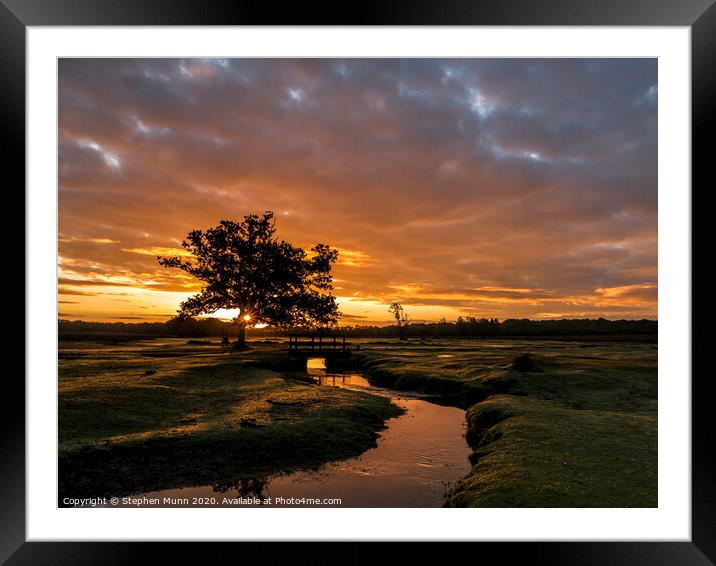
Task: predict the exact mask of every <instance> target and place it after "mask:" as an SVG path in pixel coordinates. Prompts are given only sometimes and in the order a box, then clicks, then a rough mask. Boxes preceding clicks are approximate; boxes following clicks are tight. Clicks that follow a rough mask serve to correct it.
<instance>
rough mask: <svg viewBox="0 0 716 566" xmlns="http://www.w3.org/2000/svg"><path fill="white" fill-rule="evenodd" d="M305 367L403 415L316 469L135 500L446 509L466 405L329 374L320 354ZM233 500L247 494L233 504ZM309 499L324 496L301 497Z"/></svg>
mask: <svg viewBox="0 0 716 566" xmlns="http://www.w3.org/2000/svg"><path fill="white" fill-rule="evenodd" d="M307 370H308V373H309V375H311V376H313V377H314V378H315V379H317V380H318V381H319V383H320V384H322V385H324V386H326V387H342V388H346V389H353V390H357V391H364V392H368V393H371V394H373V395H381V396H384V397H388V398H390V399H391V400H392V401H393V402H394V403H396V404H397V405H400V406H401V407H403V408H404V409H405V413H404V414H403V415H401V416H399V417H396V418H393V419H390V420H388V421H387V422H386V425H387V428H386V429H384V430H383V431H381V432H380V433H379V435H380V436H379V438H378V440H377V446H376V447H375V448H371V449H369V450H367V451H366V452H364V453H363V454H361V455H360V456H358V457H355V458H350V459H347V460H342V461H339V462H333V463H330V464H326V465H324V466H322V467H320V468H319V469H318V470H317V471H310V472H308V471H307V472H296V473H292V474H286V475H279V476H273V477H270V478H268V479H265V480H261V481H259V480H256V482H255V484H252V483H251V482H248V483H247V484H246V485H243V486H241V488H232V489H229V490H227V491H224V492H221V493H219V492H216V491H215V490H214V488H213V487H212V486H198V487H189V488H180V489H167V490H161V491H154V492H149V493H144V494H140V495H137V496H134V497H136V498H155V499H158V501H159V503H158V504H156V503H155V504H154V505H152V506H161V507H173V506H176V507H192V506H201V507H206V506H220V507H231V506H241V507H251V506H260V505H254V504H252V503H250V502H249V501H248V500H247V499H246V498H249V497H251V495H250V494H251V493H254V494H260V496H261V497H270V498H272V503H271V505H270V506H271V507H276V506H287V507H296V506H298V507H312V506H326V507H330V506H333V507H441V506H442V505H443V502H444V501H445V495H446V493H447V492H448V491H449V488H450V486H451V484H452V483H453V482H455V481H456V480H459V479H461V478H463V477H465V476H466V475H467V474H468V473H469V471H470V468H471V466H470V463H469V461H468V456H469V454H470V452H471V450H470V448H469V447H468V445H467V441H466V440H465V431H466V429H465V411H463V410H462V409H458V408H456V407H446V406H443V405H439V404H437V403H434V402H431V401H430V397H427V396H423V395H420V394H417V393H410V392H405V391H393V390H389V389H384V388H380V387H374V386H372V385H370V384H369V383H368V381H367V380H366V379H365V377H363V376H362V375H360V374H359V373H347V374H329V373H327V372H326V370H325V360H324V359H322V358H311V359H309V360H308V364H307ZM165 498H168V500H166V499H165ZM195 498H197V499H195ZM234 498H243V499H242V500H240V501H239V500H236V501H229V500H231V499H234ZM277 498H278V500H277ZM281 498H283V499H281ZM303 498H309V499H312V500H321V501H320V503H314V502H301V500H302V499H303ZM296 500H298V501H296ZM331 500H333V501H331ZM336 500H339V501H336ZM128 506H146V503H145V504H141V503H135V504H134V505H131V504H129V505H128Z"/></svg>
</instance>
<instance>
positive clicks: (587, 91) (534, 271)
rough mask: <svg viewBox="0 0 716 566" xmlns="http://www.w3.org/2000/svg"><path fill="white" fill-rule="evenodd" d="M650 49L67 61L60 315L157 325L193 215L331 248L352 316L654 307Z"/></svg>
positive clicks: (170, 306) (62, 84) (650, 311)
mask: <svg viewBox="0 0 716 566" xmlns="http://www.w3.org/2000/svg"><path fill="white" fill-rule="evenodd" d="M657 97H658V90H657V61H656V59H624V58H620V59H60V61H59V140H58V143H59V179H58V190H59V234H58V262H59V266H58V268H59V281H58V288H59V304H58V315H59V317H60V318H66V319H72V320H94V321H110V322H111V321H127V322H139V321H163V320H167V319H168V318H170V317H172V316H174V315H175V314H176V311H177V308H178V307H179V303H180V302H181V301H182V300H184V299H185V298H187V297H188V296H190V295H191V294H193V293H196V292H198V291H199V290H200V288H201V286H200V282H198V281H196V280H193V279H192V278H191V277H189V276H188V275H187V274H185V273H184V272H181V271H179V270H171V269H167V268H164V267H162V266H160V265H159V264H158V262H157V261H156V255H157V254H173V253H175V252H176V250H177V249H179V245H180V243H181V241H182V239H183V238H184V237H185V236H186V235H187V233H188V232H189V231H191V230H193V229H196V228H199V229H206V228H209V227H212V226H215V225H216V224H218V223H219V221H220V220H222V219H228V220H241V219H242V218H243V216H244V215H247V214H261V213H263V212H264V211H267V210H271V211H273V212H274V213H275V215H276V228H277V235H278V236H279V238H281V239H285V240H287V241H289V242H291V243H293V244H294V245H298V246H301V247H305V248H309V247H311V246H312V245H314V244H315V243H318V242H320V243H325V244H328V245H331V246H333V247H336V248H338V250H339V260H338V263H337V265H336V266H335V267H334V270H333V273H334V278H335V294H336V296H337V297H338V302H339V305H340V310H341V311H342V312H343V317H342V324H350V325H358V324H387V323H389V322H390V320H391V314H390V312H389V311H388V306H389V304H390V303H391V302H394V301H398V302H400V303H401V304H403V305H404V308H405V312H406V313H407V314H408V316H409V317H410V318H411V319H412V320H413V321H433V320H439V319H441V318H443V317H444V318H446V319H447V320H455V319H456V318H457V317H458V316H475V317H489V318H492V317H496V318H499V319H500V320H503V319H507V318H534V319H548V318H582V317H594V318H596V317H604V318H610V319H624V318H626V319H631V318H651V319H656V318H657Z"/></svg>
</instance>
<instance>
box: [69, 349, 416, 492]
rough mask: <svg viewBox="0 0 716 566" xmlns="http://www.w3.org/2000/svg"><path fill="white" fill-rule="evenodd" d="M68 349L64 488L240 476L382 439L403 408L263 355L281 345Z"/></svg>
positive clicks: (155, 485) (313, 463) (112, 488)
mask: <svg viewBox="0 0 716 566" xmlns="http://www.w3.org/2000/svg"><path fill="white" fill-rule="evenodd" d="M63 350H64V352H65V353H66V354H70V355H68V356H66V357H64V358H62V359H60V362H59V367H60V375H59V406H58V408H59V472H60V473H59V476H60V481H59V485H60V489H59V495H60V499H61V498H62V497H63V496H68V497H79V496H93V497H98V496H102V495H111V496H120V495H123V494H132V493H139V492H144V491H150V490H157V489H168V488H175V487H185V486H193V485H207V484H212V485H233V484H235V483H237V482H240V481H242V480H246V479H247V478H249V479H250V478H256V477H259V476H266V475H270V474H274V473H279V472H288V471H291V470H295V469H307V468H315V467H317V466H319V465H320V464H323V463H325V462H328V461H332V460H340V459H343V458H348V457H352V456H356V455H358V454H360V453H362V452H363V451H365V450H367V449H368V448H370V447H371V446H374V445H375V441H376V438H377V433H378V431H379V430H381V429H382V428H383V427H384V423H385V420H386V419H388V418H391V417H395V416H397V415H399V414H400V413H401V412H402V410H401V409H400V408H399V407H397V406H396V405H394V404H392V403H391V402H390V401H389V400H388V399H385V398H383V397H376V396H372V395H368V394H364V393H360V392H355V391H349V390H345V389H338V388H332V387H319V386H318V385H315V384H312V383H308V382H306V383H302V382H299V381H297V380H294V379H290V373H286V372H282V371H274V370H270V369H266V368H265V367H257V366H265V365H268V361H269V360H270V359H271V358H272V357H277V356H278V355H279V352H278V351H276V350H274V351H273V353H271V352H263V353H256V352H251V351H247V352H246V353H242V354H232V355H231V356H228V355H226V354H222V353H218V352H217V350H218V348H217V347H216V346H215V345H204V344H201V345H198V344H191V345H187V344H175V345H171V346H163V347H157V348H156V351H152V349H150V350H147V347H146V345H143V344H135V345H122V346H121V347H120V346H111V347H106V346H97V345H93V344H89V345H88V344H80V345H76V346H75V347H73V346H72V345H68V344H65V346H64V349H63ZM73 353H74V354H85V355H77V356H73V355H72V354H73ZM152 354H155V355H152ZM286 363H287V365H288V364H290V360H289V361H287V362H286ZM149 372H155V373H149ZM284 375H286V377H289V379H286V378H285V377H284Z"/></svg>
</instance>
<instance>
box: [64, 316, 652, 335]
mask: <svg viewBox="0 0 716 566" xmlns="http://www.w3.org/2000/svg"><path fill="white" fill-rule="evenodd" d="M58 330H59V334H60V337H71V336H77V337H81V336H91V335H108V334H111V335H134V336H137V335H141V336H147V337H158V336H176V337H185V338H198V337H212V336H222V335H223V334H224V333H227V334H228V335H229V336H234V335H235V326H234V325H232V324H231V323H229V322H223V321H221V320H219V319H216V318H205V319H183V320H180V319H178V318H173V319H171V320H169V321H167V322H140V323H129V322H83V321H79V320H74V321H70V320H62V319H61V320H59V323H58ZM308 332H311V330H310V329H277V328H271V327H266V328H262V329H256V328H250V329H249V330H248V335H249V336H254V337H257V336H281V335H286V334H290V333H308ZM314 332H315V331H314ZM323 332H324V333H325V334H333V333H335V334H341V335H346V336H352V337H355V338H361V337H362V338H389V337H396V336H401V335H402V336H403V337H405V338H440V337H468V338H470V337H472V338H478V337H492V336H620V335H624V336H626V335H656V334H657V332H658V322H657V321H655V320H646V319H643V320H607V319H605V318H599V319H582V318H578V319H561V320H530V319H526V318H523V319H514V318H511V319H507V320H504V321H502V322H500V321H499V320H497V319H496V318H474V317H467V318H463V317H459V318H458V319H457V321H455V322H448V321H446V320H442V321H440V322H420V323H411V324H409V325H406V326H403V327H402V328H400V329H399V328H398V327H397V326H395V325H392V326H342V327H339V328H336V329H334V330H325V331H323Z"/></svg>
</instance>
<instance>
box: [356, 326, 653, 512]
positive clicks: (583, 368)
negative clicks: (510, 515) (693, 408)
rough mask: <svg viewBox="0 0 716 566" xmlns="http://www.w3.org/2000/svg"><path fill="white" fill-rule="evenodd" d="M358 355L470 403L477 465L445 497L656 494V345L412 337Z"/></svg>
mask: <svg viewBox="0 0 716 566" xmlns="http://www.w3.org/2000/svg"><path fill="white" fill-rule="evenodd" d="M359 356H360V358H361V360H362V362H363V364H364V366H365V370H366V373H367V376H368V378H369V380H370V381H371V382H373V383H376V384H379V385H384V386H388V387H395V388H398V389H413V390H418V391H426V392H431V393H438V394H443V395H447V396H448V397H449V398H450V399H452V402H453V403H455V404H457V405H460V406H463V407H466V408H467V409H468V411H467V423H468V434H467V438H468V441H469V442H470V444H471V446H472V447H473V450H474V453H473V456H472V458H471V460H472V462H473V469H472V472H471V473H470V474H469V476H468V477H467V478H465V479H463V480H462V481H460V482H457V484H456V485H455V486H454V487H453V489H452V491H451V492H450V494H449V496H448V499H447V505H449V506H477V507H655V506H657V504H658V497H657V349H656V346H655V345H653V344H641V343H624V344H621V343H618V342H584V343H580V342H560V341H540V342H535V341H529V342H528V341H518V340H509V341H508V340H489V341H488V340H485V341H475V342H472V343H470V342H466V341H444V342H442V343H440V342H433V343H418V342H414V343H413V344H411V345H405V344H404V343H403V344H401V345H400V349H399V350H396V349H392V348H391V347H390V345H388V344H383V345H379V344H375V345H373V347H371V348H365V349H364V350H363V351H362V352H361V354H360V355H359ZM526 360H527V361H526Z"/></svg>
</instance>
